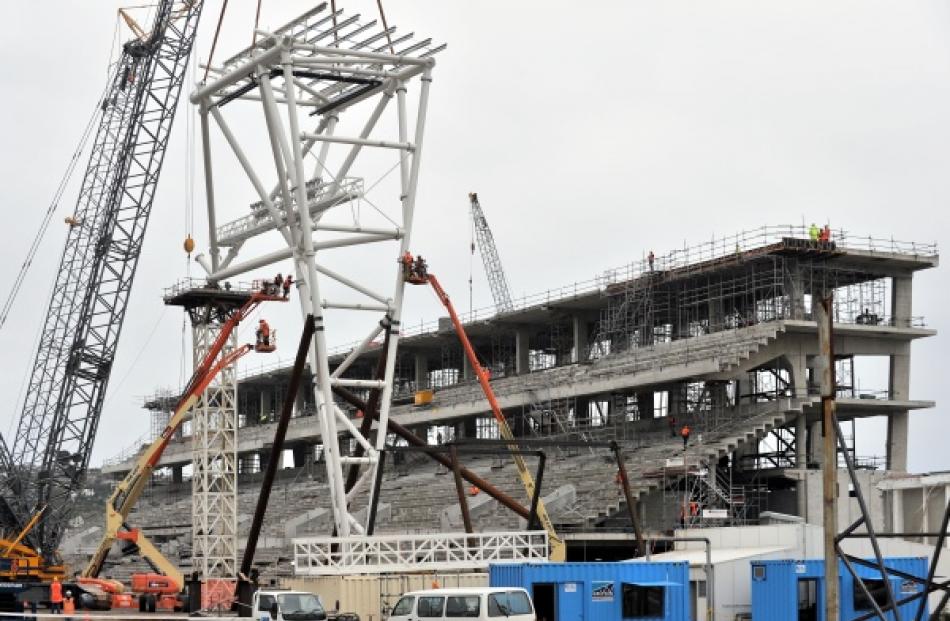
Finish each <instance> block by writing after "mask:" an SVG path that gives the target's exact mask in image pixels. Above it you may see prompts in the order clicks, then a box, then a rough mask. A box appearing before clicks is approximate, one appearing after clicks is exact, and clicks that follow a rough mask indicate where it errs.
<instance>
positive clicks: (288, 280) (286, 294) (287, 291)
mask: <svg viewBox="0 0 950 621" xmlns="http://www.w3.org/2000/svg"><path fill="white" fill-rule="evenodd" d="M292 284H294V277H293V276H291V275H290V274H287V278H285V279H284V299H285V300H286V299H287V298H288V297H290V286H291V285H292Z"/></svg>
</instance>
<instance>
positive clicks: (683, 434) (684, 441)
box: [680, 425, 689, 451]
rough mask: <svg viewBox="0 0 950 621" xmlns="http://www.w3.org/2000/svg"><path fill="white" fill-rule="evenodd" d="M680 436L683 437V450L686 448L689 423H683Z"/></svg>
mask: <svg viewBox="0 0 950 621" xmlns="http://www.w3.org/2000/svg"><path fill="white" fill-rule="evenodd" d="M680 437H682V438H683V450H684V451H685V450H686V445H687V444H688V443H689V425H683V428H682V429H680Z"/></svg>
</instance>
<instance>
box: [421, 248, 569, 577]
mask: <svg viewBox="0 0 950 621" xmlns="http://www.w3.org/2000/svg"><path fill="white" fill-rule="evenodd" d="M406 280H407V281H408V282H410V283H412V284H424V283H428V284H429V285H431V286H432V289H433V290H434V291H435V294H436V295H437V296H439V300H441V302H442V305H443V306H445V310H447V311H448V313H449V317H450V318H451V319H452V325H453V326H455V332H456V334H458V337H459V341H461V342H462V349H464V350H465V357H466V358H468V362H469V364H470V365H471V366H472V370H473V371H474V372H475V377H477V378H478V383H479V384H481V386H482V391H484V393H485V398H486V399H487V400H488V405H489V406H490V407H491V411H492V414H494V416H495V420H496V421H498V432H499V433H500V434H501V437H502V438H504V439H505V440H512V441H514V439H515V435H514V434H513V433H512V432H511V427H509V426H508V421H507V419H505V415H504V414H503V413H502V411H501V406H500V405H498V399H496V398H495V391H494V390H492V387H491V383H490V382H489V378H488V371H487V370H486V369H485V368H484V367H483V366H482V365H481V363H479V361H478V356H476V355H475V349H474V348H473V347H472V342H471V341H469V340H468V335H467V334H466V333H465V327H464V326H463V325H462V322H461V320H459V317H458V314H456V312H455V307H454V306H453V305H452V300H450V299H449V295H448V294H447V293H446V292H445V289H443V288H442V285H441V284H440V283H439V279H438V278H436V277H435V275H434V274H430V273H428V272H427V271H426V270H425V266H422V270H421V273H420V270H418V268H417V271H416V272H415V273H410V274H407V277H406ZM508 448H509V450H511V456H512V458H513V459H514V461H515V466H516V467H517V468H518V476H520V477H521V482H522V484H523V485H524V489H525V492H527V494H528V499H529V500H530V499H531V498H533V497H534V488H535V484H534V477H533V476H531V471H530V470H528V465H527V464H526V463H525V461H524V457H522V456H521V453H520V452H519V449H518V446H517V445H515V444H510V445H508ZM538 520H539V521H540V522H541V525H542V526H543V527H544V530H546V531H547V533H548V542H549V543H550V545H551V560H552V561H564V560H565V558H566V550H565V547H564V540H563V539H561V538H560V537H559V536H558V534H557V531H556V530H555V529H554V523H553V522H552V521H551V516H550V515H548V511H547V509H546V508H545V506H544V501H542V500H538ZM529 527H530V524H529Z"/></svg>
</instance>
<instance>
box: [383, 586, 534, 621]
mask: <svg viewBox="0 0 950 621" xmlns="http://www.w3.org/2000/svg"><path fill="white" fill-rule="evenodd" d="M428 619H443V620H444V621H456V620H459V621H461V620H463V619H465V620H468V619H486V620H488V619H492V620H494V621H499V619H507V621H535V616H534V605H533V604H532V603H531V596H530V595H528V592H527V591H525V590H524V589H516V588H492V587H473V588H458V589H429V590H426V591H410V592H409V593H406V594H404V595H403V596H402V597H401V598H400V599H399V601H398V602H396V605H395V606H394V607H393V609H392V612H390V613H389V621H427V620H428Z"/></svg>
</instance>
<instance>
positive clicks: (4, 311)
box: [0, 86, 109, 328]
mask: <svg viewBox="0 0 950 621" xmlns="http://www.w3.org/2000/svg"><path fill="white" fill-rule="evenodd" d="M108 90H109V88H108V86H107V87H106V88H105V90H103V91H102V95H100V96H99V99H98V101H96V107H95V109H94V110H93V112H92V115H91V116H90V117H89V121H88V122H87V123H86V126H85V129H83V132H82V135H81V136H80V138H79V144H78V145H77V146H76V150H75V151H73V154H72V156H71V157H70V159H69V163H68V164H67V165H66V171H65V172H64V173H63V176H62V178H61V179H60V180H59V185H58V186H56V191H55V192H54V193H53V200H52V201H51V202H50V204H49V207H47V208H46V213H45V214H44V215H43V221H42V223H40V228H39V230H38V231H37V232H36V235H35V236H34V237H33V242H32V243H31V244H30V248H29V250H28V251H27V253H26V259H24V261H23V264H22V265H21V266H20V271H19V273H17V276H16V279H14V281H13V287H12V288H11V290H10V293H9V295H8V296H7V299H6V301H4V303H3V307H2V308H0V328H3V326H4V324H6V322H7V317H9V315H10V311H11V310H12V309H13V303H14V302H15V301H16V298H17V294H18V293H19V292H20V289H21V288H22V287H23V283H24V282H25V281H26V276H27V274H28V272H29V270H30V267H31V266H32V265H33V259H34V258H36V253H37V252H38V251H39V248H40V243H41V242H42V241H43V237H44V236H45V235H46V230H47V229H48V228H49V223H50V222H51V221H52V219H53V215H54V214H55V213H56V209H57V208H58V207H59V201H60V199H62V197H63V193H64V192H65V191H66V186H67V185H68V184H69V181H70V179H72V176H73V173H74V172H75V171H76V166H77V165H78V164H79V158H80V157H81V156H82V154H83V151H85V148H86V143H87V142H88V141H89V137H90V136H91V135H92V133H93V131H92V130H93V128H94V127H95V126H96V120H97V119H98V118H99V115H100V114H101V113H102V103H103V101H104V100H105V97H106V93H107V92H108ZM70 220H72V222H70ZM67 224H70V226H82V222H76V221H75V219H73V218H72V217H71V216H70V217H69V218H67Z"/></svg>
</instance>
